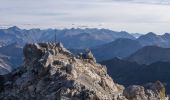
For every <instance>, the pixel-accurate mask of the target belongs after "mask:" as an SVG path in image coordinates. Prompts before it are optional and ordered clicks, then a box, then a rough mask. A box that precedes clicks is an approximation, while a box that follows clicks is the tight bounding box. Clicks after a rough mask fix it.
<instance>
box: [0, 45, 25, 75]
mask: <svg viewBox="0 0 170 100" xmlns="http://www.w3.org/2000/svg"><path fill="white" fill-rule="evenodd" d="M22 58H23V54H22V47H21V46H19V45H18V44H17V43H13V44H10V45H7V46H3V47H0V75H1V74H6V73H8V72H10V71H12V70H13V69H15V68H17V67H18V66H19V65H20V64H21V63H22V61H23V59H22Z"/></svg>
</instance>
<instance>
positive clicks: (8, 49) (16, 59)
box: [0, 26, 170, 71]
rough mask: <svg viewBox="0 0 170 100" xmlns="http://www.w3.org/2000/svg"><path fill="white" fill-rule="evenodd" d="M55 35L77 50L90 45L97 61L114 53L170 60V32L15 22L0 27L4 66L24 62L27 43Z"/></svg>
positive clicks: (139, 58) (51, 39)
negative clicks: (33, 25)
mask: <svg viewBox="0 0 170 100" xmlns="http://www.w3.org/2000/svg"><path fill="white" fill-rule="evenodd" d="M55 34H56V35H55ZM55 37H56V41H57V42H62V43H63V44H64V46H65V47H66V48H69V49H70V51H72V52H73V53H75V54H78V53H80V52H84V51H85V50H84V49H86V48H89V49H90V50H91V51H92V53H93V54H94V56H95V58H96V60H97V62H101V61H104V60H109V59H112V58H114V57H118V58H120V59H128V61H131V62H137V63H139V64H151V63H154V62H157V61H170V59H169V54H170V53H169V49H164V48H169V47H170V34H169V33H165V34H164V35H156V34H155V33H153V32H149V33H148V34H145V35H141V34H139V33H135V34H130V33H128V32H125V31H121V32H116V31H111V30H107V29H96V28H92V29H89V28H86V29H79V28H77V29H75V28H72V29H63V30H59V29H58V30H56V29H46V30H40V29H30V30H26V29H20V28H18V27H16V26H14V27H10V28H8V29H0V61H1V62H0V64H1V69H4V68H6V69H5V70H8V71H10V70H12V69H13V68H15V67H16V66H18V65H19V64H20V62H21V59H22V47H23V45H25V44H26V43H35V42H55ZM145 46H146V47H145ZM160 47H162V48H160Z"/></svg>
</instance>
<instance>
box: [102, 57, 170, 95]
mask: <svg viewBox="0 0 170 100" xmlns="http://www.w3.org/2000/svg"><path fill="white" fill-rule="evenodd" d="M100 63H101V64H103V65H106V66H107V71H108V74H109V75H110V76H111V77H112V78H113V79H115V81H116V82H118V83H120V84H123V85H125V86H128V85H130V84H141V85H142V84H145V83H148V82H152V81H157V80H160V81H161V82H164V83H165V84H166V85H167V86H166V87H167V89H168V90H167V92H168V93H170V85H169V84H170V78H169V75H170V62H155V63H152V64H150V65H140V64H137V63H136V62H129V61H126V60H120V59H118V58H114V59H111V60H107V61H103V62H100Z"/></svg>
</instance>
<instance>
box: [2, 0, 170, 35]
mask: <svg viewBox="0 0 170 100" xmlns="http://www.w3.org/2000/svg"><path fill="white" fill-rule="evenodd" d="M0 12H1V13H0V26H1V27H8V26H13V25H16V26H19V27H21V28H72V27H75V28H76V27H81V28H84V27H89V28H107V29H112V30H115V31H128V32H131V33H143V34H145V33H147V32H151V31H152V32H155V33H157V34H163V33H166V32H168V33H170V28H169V27H170V13H169V12H170V1H168V0H86V1H85V0H48V1H47V0H29V1H28V0H0Z"/></svg>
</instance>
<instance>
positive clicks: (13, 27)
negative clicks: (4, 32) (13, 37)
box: [8, 26, 20, 31]
mask: <svg viewBox="0 0 170 100" xmlns="http://www.w3.org/2000/svg"><path fill="white" fill-rule="evenodd" d="M8 29H9V30H14V31H15V30H20V28H19V27H17V26H12V27H9V28H8Z"/></svg>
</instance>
